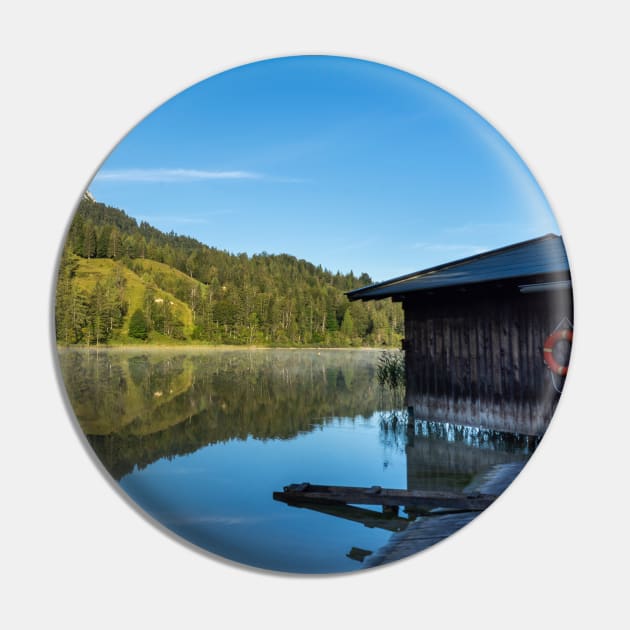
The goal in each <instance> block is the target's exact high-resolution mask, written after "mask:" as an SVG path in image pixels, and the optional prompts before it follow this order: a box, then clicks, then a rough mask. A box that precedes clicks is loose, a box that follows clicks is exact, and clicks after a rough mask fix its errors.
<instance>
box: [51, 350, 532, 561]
mask: <svg viewBox="0 0 630 630" xmlns="http://www.w3.org/2000/svg"><path fill="white" fill-rule="evenodd" d="M379 355H380V352H379V351H376V350H363V349H357V350H316V349H305V350H290V349H287V350H284V349H283V350H279V349H273V350H271V349H260V350H250V349H235V350H223V349H221V350H218V349H211V348H209V349H204V348H202V349H198V348H195V349H186V348H178V349H173V350H170V349H169V350H162V349H154V348H138V349H135V348H134V349H106V350H100V351H99V352H96V351H94V350H85V349H80V350H75V349H60V351H59V358H60V366H61V371H62V375H63V379H64V382H65V384H66V389H67V392H68V397H69V400H70V403H71V405H72V408H73V409H74V411H75V414H76V417H77V419H78V421H79V424H80V426H81V428H82V430H83V431H84V433H85V434H86V436H87V439H88V441H89V443H90V445H91V446H92V448H93V449H94V451H95V453H96V455H97V456H98V458H99V459H100V460H101V462H102V463H103V465H104V466H105V468H106V469H107V470H108V471H109V473H110V474H111V475H112V476H113V477H114V478H115V479H116V480H117V481H118V483H119V484H120V486H121V488H122V489H123V490H124V492H126V493H127V494H128V495H129V496H130V497H131V498H132V499H133V500H134V501H135V502H136V503H137V504H138V505H139V506H140V507H141V508H142V509H143V510H145V511H146V512H147V513H148V514H149V515H151V516H152V517H153V518H155V519H156V520H157V521H159V522H160V523H162V524H163V525H165V526H166V527H167V528H169V529H170V530H172V531H173V532H175V533H176V534H178V535H179V536H181V537H182V538H184V539H186V540H188V541H190V542H192V543H194V544H195V545H198V546H199V547H201V548H203V549H205V550H207V551H210V552H212V553H215V554H218V555H220V556H223V557H226V558H229V559H231V560H234V561H236V562H240V563H244V564H246V565H251V566H255V567H260V568H264V569H272V570H277V571H286V572H298V573H328V572H344V571H353V570H357V569H361V568H363V567H364V566H365V562H364V561H365V559H366V558H369V556H370V555H372V554H374V553H375V552H376V551H378V550H379V549H381V548H382V547H383V546H384V545H386V544H387V543H388V541H389V540H390V538H391V536H392V534H393V532H395V531H397V530H400V529H404V528H405V527H406V525H407V523H408V522H409V521H408V520H407V519H408V518H411V516H410V515H406V514H405V513H404V512H401V514H399V516H398V517H397V518H395V519H382V517H381V515H380V514H376V513H377V512H380V510H379V509H377V508H375V507H374V506H372V507H371V508H370V510H371V511H370V512H367V510H366V508H367V506H366V508H362V509H361V508H359V509H357V510H356V511H354V512H352V513H351V514H349V513H344V514H334V513H333V514H331V513H325V512H320V511H316V510H314V509H307V508H297V507H292V506H289V505H286V504H285V503H282V502H279V501H276V500H274V499H273V497H272V494H273V492H275V491H281V490H282V489H283V487H284V486H286V485H289V484H292V483H301V482H304V481H308V482H311V483H318V484H330V485H348V486H373V485H379V486H383V487H387V488H409V489H425V490H458V491H461V490H463V489H464V488H465V487H467V486H468V485H469V484H470V483H471V482H473V481H474V480H475V478H477V477H478V476H479V475H480V474H482V473H484V472H485V471H487V470H488V469H489V468H490V467H492V466H495V465H497V464H503V463H512V462H524V461H526V460H527V458H528V457H529V456H530V454H531V447H530V446H528V444H527V443H521V442H520V441H518V440H511V439H501V438H499V437H497V436H493V435H488V434H484V433H480V432H478V431H474V430H468V429H462V428H458V427H454V426H452V425H444V424H437V423H432V422H430V421H429V420H430V419H417V420H415V421H414V423H413V424H412V426H411V427H408V426H407V422H406V417H405V415H404V413H402V412H401V407H402V400H401V398H400V397H398V398H396V397H394V396H392V395H391V394H388V393H386V392H383V391H382V390H381V389H380V387H379V385H378V382H377V378H376V367H377V361H378V357H379ZM328 512H330V510H328ZM333 512H334V510H333ZM371 515H374V518H370V516H371Z"/></svg>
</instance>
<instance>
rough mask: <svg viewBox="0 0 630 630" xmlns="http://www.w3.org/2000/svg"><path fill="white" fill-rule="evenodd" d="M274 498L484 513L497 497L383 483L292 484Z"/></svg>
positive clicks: (302, 501) (285, 500)
mask: <svg viewBox="0 0 630 630" xmlns="http://www.w3.org/2000/svg"><path fill="white" fill-rule="evenodd" d="M273 498H274V499H276V500H277V501H284V502H285V503H301V504H305V503H318V504H320V505H325V504H327V503H328V504H344V503H345V504H348V503H351V504H355V505H382V506H392V507H396V506H404V507H409V508H415V511H428V510H432V509H435V508H446V509H452V510H466V511H472V512H481V511H482V510H485V509H486V508H487V507H488V506H489V505H490V504H491V503H492V502H493V501H494V500H495V499H496V498H497V497H496V495H494V494H480V493H472V494H463V493H459V492H434V491H429V490H404V489H397V488H381V487H380V486H372V487H371V488H367V487H354V486H324V485H317V484H311V483H299V484H291V485H288V486H285V487H284V491H283V492H274V493H273Z"/></svg>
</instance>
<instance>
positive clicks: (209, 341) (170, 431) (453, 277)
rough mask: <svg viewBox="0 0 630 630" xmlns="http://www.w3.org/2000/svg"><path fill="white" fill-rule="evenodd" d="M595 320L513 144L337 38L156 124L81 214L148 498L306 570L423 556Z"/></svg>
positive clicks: (520, 448)
mask: <svg viewBox="0 0 630 630" xmlns="http://www.w3.org/2000/svg"><path fill="white" fill-rule="evenodd" d="M572 320H573V302H572V292H571V279H570V273H569V265H568V262H567V256H566V253H565V249H564V246H563V242H562V239H561V237H560V235H559V230H558V226H557V225H556V223H555V220H554V217H553V215H552V212H551V210H550V208H549V206H548V204H547V201H546V200H545V197H544V195H543V193H542V191H541V190H540V187H539V186H538V184H537V183H536V181H535V179H534V178H533V177H532V174H531V173H530V172H529V170H528V169H527V167H526V166H525V164H524V163H523V161H522V160H521V159H520V158H519V156H518V155H517V154H516V153H515V151H514V150H513V149H512V148H511V147H510V145H509V144H508V143H507V142H506V141H505V140H504V138H503V137H502V136H501V135H500V134H499V133H498V132H497V131H496V130H495V129H494V128H493V127H492V126H491V125H489V124H488V123H487V122H486V121H485V120H484V119H483V118H481V117H480V116H479V115H478V114H476V113H475V112H474V111H472V110H471V109H470V108H469V107H467V106H466V105H464V104H463V103H462V102H461V101H459V100H457V99H456V98H454V97H453V96H451V95H450V94H448V93H446V92H444V91H443V90H441V89H439V88H437V87H436V86H434V85H432V84H430V83H427V82H426V81H423V80H421V79H419V78H417V77H415V76H412V75H409V74H407V73H404V72H401V71H398V70H395V69H393V68H390V67H387V66H383V65H379V64H375V63H371V62H367V61H361V60H356V59H349V58H341V57H328V56H301V57H287V58H279V59H272V60H268V61H263V62H259V63H253V64H250V65H247V66H243V67H239V68H236V69H234V70H231V71H228V72H225V73H223V74H220V75H217V76H214V77H211V78H210V79H208V80H206V81H203V82H201V83H199V84H197V85H195V86H193V87H191V88H190V89H188V90H186V91H184V92H182V93H181V94H179V95H177V96H176V97H174V98H172V99H171V100H169V101H168V102H166V103H165V104H164V105H162V106H161V107H159V108H158V109H156V110H155V111H154V112H153V113H152V114H150V115H149V116H148V117H147V118H146V119H144V120H143V121H142V122H141V123H140V124H139V125H138V126H137V127H135V128H134V129H133V130H132V131H131V132H130V133H129V134H128V135H127V136H126V137H125V138H124V139H123V140H122V141H121V142H120V143H119V144H118V145H117V146H116V148H115V149H114V150H113V151H112V153H111V154H110V155H109V156H108V157H107V159H106V160H105V162H104V163H103V164H102V165H101V167H100V168H99V169H98V171H97V172H96V175H95V176H94V178H93V180H92V181H91V182H90V185H89V186H88V189H87V190H86V191H85V192H84V193H83V195H82V198H81V200H80V202H79V205H78V207H77V209H76V211H75V213H74V215H73V218H72V221H71V224H70V226H69V230H68V233H67V237H66V241H65V243H64V245H63V252H62V254H61V257H60V264H59V271H58V278H57V287H56V305H55V323H56V331H55V332H56V340H57V347H58V355H59V365H60V370H61V374H62V376H63V381H64V383H65V386H66V390H67V395H68V399H69V401H70V404H71V406H72V408H73V410H74V413H75V415H76V418H77V420H78V422H79V424H80V427H81V429H82V431H83V433H84V434H85V436H86V439H87V442H88V443H89V445H90V447H91V448H92V449H93V450H94V452H95V454H96V456H97V457H98V459H99V460H100V461H101V462H102V465H103V466H104V468H105V469H106V470H107V472H108V473H109V474H110V475H111V476H112V477H113V478H114V479H115V480H116V481H117V483H118V484H119V485H120V487H121V489H122V491H123V492H125V493H126V494H127V495H129V497H131V498H132V499H133V501H135V502H136V503H137V504H138V505H139V506H140V507H141V508H142V509H143V510H144V511H145V512H146V513H147V514H148V515H150V516H151V517H152V518H153V519H155V520H156V521H158V522H159V523H161V524H163V525H164V526H165V527H167V528H168V529H170V530H171V531H173V532H175V533H176V534H177V535H179V536H180V537H182V538H183V539H185V540H187V541H189V542H191V543H193V544H194V545H197V546H198V547H200V548H201V549H204V550H207V551H210V552H212V553H213V554H218V555H220V556H222V557H224V558H227V559H230V560H233V561H236V562H239V563H242V564H244V565H248V566H253V567H258V568H263V569H269V570H274V571H283V572H293V573H335V572H347V571H354V570H359V569H365V568H369V567H375V566H379V565H383V564H386V563H389V562H392V561H394V560H398V559H400V558H403V557H406V556H409V555H411V554H414V553H416V552H418V551H421V550H423V549H426V548H427V547H429V546H431V545H433V544H434V543H437V542H439V541H441V540H443V539H444V538H446V537H448V536H449V535H451V534H452V533H454V532H456V531H457V530H458V529H460V528H461V527H463V526H465V525H466V524H467V523H469V522H471V521H472V520H473V519H474V518H475V517H476V516H477V515H478V514H480V513H481V512H482V511H483V510H485V509H486V508H487V507H488V506H490V505H491V504H492V503H493V501H494V500H495V499H496V498H497V496H498V495H500V494H501V492H503V490H505V488H506V487H507V486H508V485H509V484H510V483H511V481H512V480H513V479H514V478H515V477H516V475H518V473H519V472H520V471H521V469H522V468H523V466H524V465H525V464H526V462H527V461H528V459H529V457H530V456H531V454H532V453H533V452H534V450H535V448H536V446H537V444H538V442H539V440H540V438H541V437H542V435H543V434H544V432H545V430H546V428H547V426H548V425H549V422H550V420H551V417H552V415H553V412H554V409H555V406H556V404H557V402H558V399H559V396H560V393H561V391H562V388H563V385H564V382H565V379H566V377H567V373H568V372H569V371H570V368H569V367H568V366H569V355H570V350H571V343H572V339H573V326H572ZM165 544H171V543H169V542H167V541H165Z"/></svg>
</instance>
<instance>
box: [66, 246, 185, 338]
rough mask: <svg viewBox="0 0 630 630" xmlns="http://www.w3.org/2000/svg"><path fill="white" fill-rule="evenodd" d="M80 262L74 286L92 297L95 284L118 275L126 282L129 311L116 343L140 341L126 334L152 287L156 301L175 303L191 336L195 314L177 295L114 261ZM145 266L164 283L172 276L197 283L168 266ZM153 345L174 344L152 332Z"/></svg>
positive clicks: (105, 259) (179, 315) (174, 306)
mask: <svg viewBox="0 0 630 630" xmlns="http://www.w3.org/2000/svg"><path fill="white" fill-rule="evenodd" d="M76 261H77V269H76V273H75V278H74V282H75V283H76V284H77V286H78V287H79V288H80V289H81V290H83V291H85V292H87V293H89V292H91V291H93V290H94V286H95V285H96V282H97V281H98V280H100V281H101V282H102V281H104V280H105V278H107V277H108V276H109V277H113V276H114V275H115V274H116V273H117V271H118V273H121V274H122V276H123V277H124V278H125V299H126V300H127V302H128V304H129V308H128V309H127V314H126V316H125V319H124V321H123V327H122V331H123V332H122V334H120V336H119V337H117V338H115V339H113V340H112V341H114V342H125V343H134V342H137V340H134V339H132V338H130V337H128V336H127V330H128V328H129V319H130V318H131V314H132V313H133V312H134V311H135V310H136V309H137V308H142V305H143V301H144V294H145V291H146V290H147V288H149V287H151V288H153V289H154V291H155V295H156V297H157V298H162V299H163V300H169V301H170V302H172V303H173V309H174V312H175V314H176V317H177V318H179V319H180V320H181V321H182V322H184V334H185V335H186V336H187V337H189V336H190V335H191V333H192V328H193V318H192V312H191V310H190V308H188V305H187V304H185V303H184V302H182V301H181V300H178V299H177V298H176V297H175V296H174V295H172V294H171V293H169V292H168V291H165V290H164V289H162V288H161V287H160V286H158V285H157V284H156V283H155V282H154V279H152V278H150V277H149V276H147V275H144V274H143V276H144V277H140V276H139V275H138V274H136V273H134V272H133V271H131V270H130V269H128V268H127V267H125V266H124V265H123V264H121V263H119V262H116V261H114V260H110V259H108V258H90V259H87V258H79V257H77V258H76ZM144 264H146V269H147V270H148V271H151V270H154V271H155V270H157V271H159V274H156V275H158V276H159V275H162V276H163V279H164V281H165V282H164V283H165V284H168V281H169V279H172V277H173V276H176V274H179V275H181V276H184V278H186V279H187V280H189V281H191V282H195V281H193V280H191V279H190V278H188V276H186V275H185V274H182V273H181V272H180V271H178V270H176V269H172V268H171V267H169V266H168V265H164V264H162V263H158V262H155V261H149V260H146V261H143V266H144ZM150 341H155V342H157V341H159V342H163V343H172V342H173V340H172V339H170V338H169V337H166V336H165V335H162V334H160V333H156V332H154V331H153V332H151V334H150Z"/></svg>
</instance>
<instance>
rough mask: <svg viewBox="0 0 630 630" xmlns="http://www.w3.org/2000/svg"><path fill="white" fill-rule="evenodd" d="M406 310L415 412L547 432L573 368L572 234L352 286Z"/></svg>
mask: <svg viewBox="0 0 630 630" xmlns="http://www.w3.org/2000/svg"><path fill="white" fill-rule="evenodd" d="M347 295H348V298H349V299H350V300H378V299H383V298H392V300H394V301H398V302H402V306H403V310H404V313H405V339H404V341H403V349H404V350H405V351H406V352H405V372H406V402H407V405H408V407H410V408H412V410H413V413H414V415H415V417H417V418H421V419H423V420H437V421H443V422H452V423H455V424H462V425H467V426H474V427H480V428H486V429H493V430H498V431H505V432H510V433H519V434H523V435H533V436H540V435H542V434H543V433H544V432H545V430H546V428H547V426H548V424H549V421H550V420H551V417H552V415H553V412H554V410H555V407H556V404H557V402H558V398H559V396H560V392H561V390H562V386H563V382H564V378H565V375H566V372H567V366H568V362H569V354H570V347H571V340H572V334H573V333H572V321H573V296H572V291H571V277H570V272H569V263H568V260H567V256H566V252H565V249H564V245H563V243H562V239H561V238H560V237H559V236H556V235H554V234H547V235H546V236H542V237H540V238H536V239H532V240H528V241H523V242H521V243H516V244H514V245H509V246H507V247H502V248H500V249H495V250H492V251H489V252H484V253H482V254H478V255H476V256H471V257H468V258H464V259H461V260H456V261H453V262H449V263H445V264H442V265H438V266H436V267H431V268H430V269H425V270H422V271H418V272H415V273H411V274H408V275H405V276H401V277H398V278H393V279H392V280H387V281H385V282H380V283H377V284H373V285H370V286H367V287H363V288H361V289H356V290H354V291H350V292H348V294H347Z"/></svg>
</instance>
